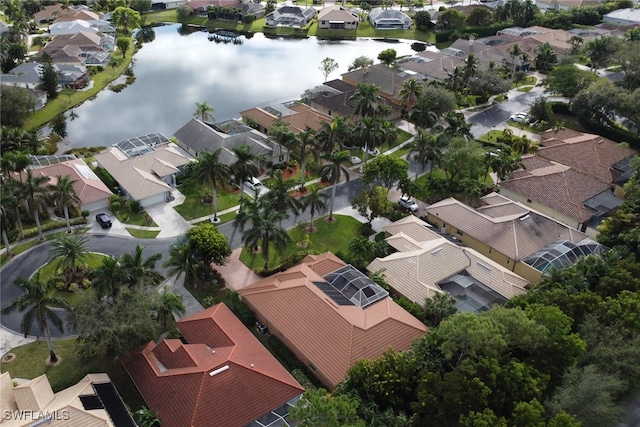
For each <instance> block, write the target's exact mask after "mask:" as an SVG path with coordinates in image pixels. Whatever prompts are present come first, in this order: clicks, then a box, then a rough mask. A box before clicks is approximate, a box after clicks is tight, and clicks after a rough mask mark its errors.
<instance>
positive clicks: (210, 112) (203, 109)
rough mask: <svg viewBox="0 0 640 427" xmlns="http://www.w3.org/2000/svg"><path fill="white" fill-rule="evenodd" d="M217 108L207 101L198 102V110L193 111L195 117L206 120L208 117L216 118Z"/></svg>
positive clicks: (202, 120)
mask: <svg viewBox="0 0 640 427" xmlns="http://www.w3.org/2000/svg"><path fill="white" fill-rule="evenodd" d="M215 111H216V110H215V108H213V107H212V106H211V105H209V103H208V102H207V101H204V102H196V111H195V113H193V117H196V118H198V117H199V118H200V121H201V122H206V121H207V119H210V120H212V121H213V120H215V119H216V118H215V116H214V113H215Z"/></svg>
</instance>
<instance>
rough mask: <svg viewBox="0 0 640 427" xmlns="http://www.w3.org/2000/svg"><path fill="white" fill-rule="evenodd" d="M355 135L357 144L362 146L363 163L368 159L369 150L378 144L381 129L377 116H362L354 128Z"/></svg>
mask: <svg viewBox="0 0 640 427" xmlns="http://www.w3.org/2000/svg"><path fill="white" fill-rule="evenodd" d="M355 136H356V138H357V140H358V141H359V145H361V146H362V147H363V148H364V163H367V160H368V159H369V151H371V150H373V149H375V148H376V147H377V146H378V145H380V140H381V138H382V129H381V127H380V119H379V118H378V117H363V118H362V120H360V123H358V126H357V127H356V128H355Z"/></svg>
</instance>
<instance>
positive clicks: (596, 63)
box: [586, 36, 613, 72]
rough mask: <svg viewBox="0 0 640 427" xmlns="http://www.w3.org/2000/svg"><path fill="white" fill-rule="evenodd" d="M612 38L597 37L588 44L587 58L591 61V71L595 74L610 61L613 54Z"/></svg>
mask: <svg viewBox="0 0 640 427" xmlns="http://www.w3.org/2000/svg"><path fill="white" fill-rule="evenodd" d="M612 40H613V39H612V38H611V37H610V36H602V37H596V38H595V39H594V40H592V41H590V42H589V43H588V44H587V52H586V54H587V56H588V57H589V59H590V60H591V70H593V71H594V72H595V70H597V69H598V68H600V67H601V66H602V65H604V63H605V62H606V61H607V60H608V59H609V57H610V56H611V54H612V53H613V45H612Z"/></svg>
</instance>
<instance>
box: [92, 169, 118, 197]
mask: <svg viewBox="0 0 640 427" xmlns="http://www.w3.org/2000/svg"><path fill="white" fill-rule="evenodd" d="M93 171H94V172H95V174H96V175H98V178H100V180H101V181H102V182H104V183H105V185H106V186H107V187H109V190H111V191H113V192H117V191H118V190H117V187H118V182H117V181H116V180H115V178H114V177H113V176H111V174H110V173H109V172H107V170H106V169H104V168H95V169H94V170H93Z"/></svg>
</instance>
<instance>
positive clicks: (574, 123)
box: [551, 114, 589, 132]
mask: <svg viewBox="0 0 640 427" xmlns="http://www.w3.org/2000/svg"><path fill="white" fill-rule="evenodd" d="M551 123H560V124H562V126H564V127H566V128H569V129H573V130H576V131H578V132H589V130H587V129H585V128H584V127H583V126H582V125H581V124H580V123H578V120H577V119H576V117H575V116H571V115H568V114H553V115H552V116H551Z"/></svg>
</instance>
